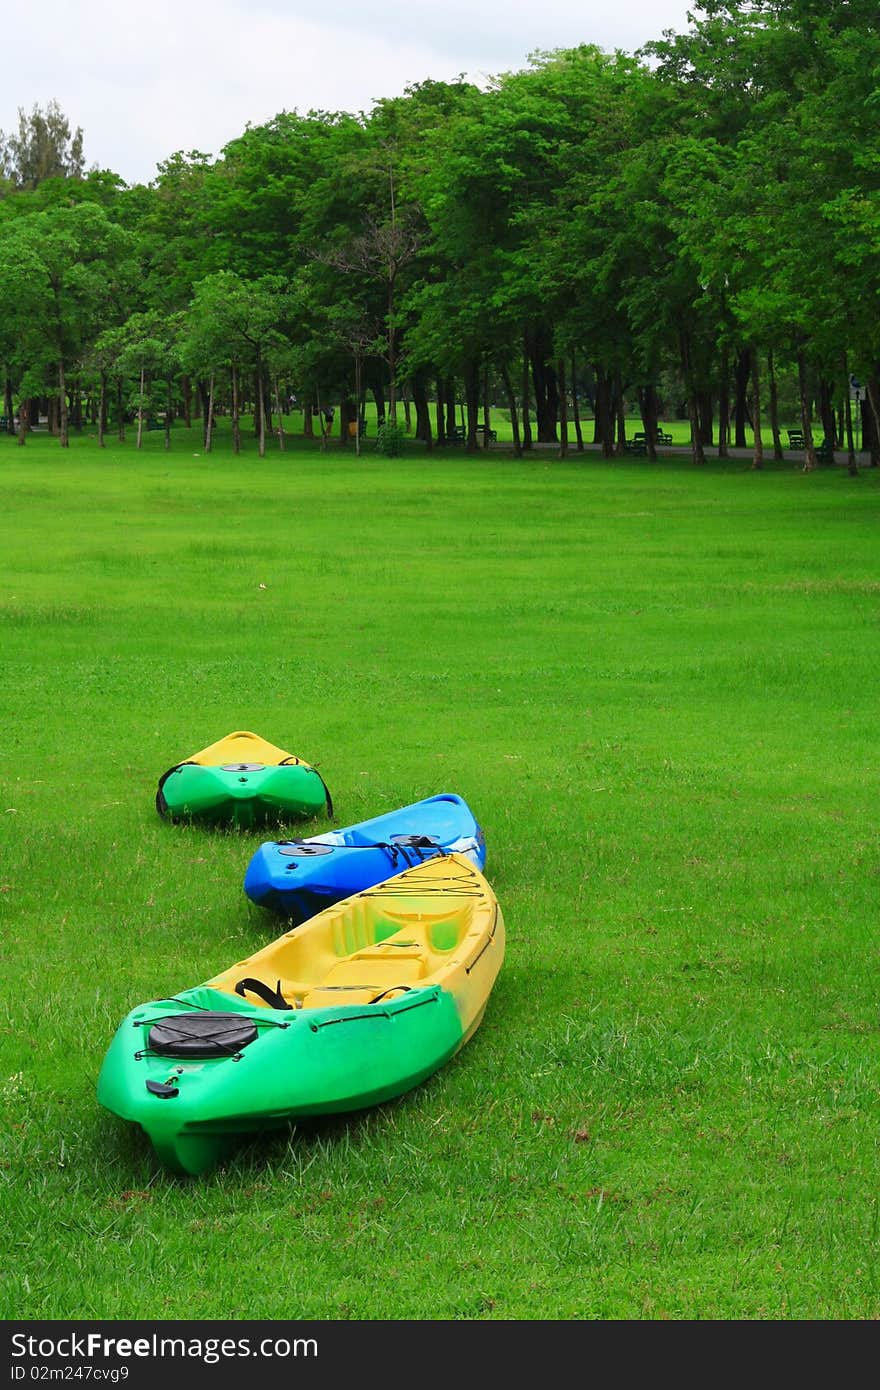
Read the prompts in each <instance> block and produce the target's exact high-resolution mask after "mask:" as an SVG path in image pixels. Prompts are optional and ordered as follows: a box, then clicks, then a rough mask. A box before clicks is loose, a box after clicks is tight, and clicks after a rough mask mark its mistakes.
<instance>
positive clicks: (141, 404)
mask: <svg viewBox="0 0 880 1390" xmlns="http://www.w3.org/2000/svg"><path fill="white" fill-rule="evenodd" d="M144 380H145V373H144V365H143V363H141V390H140V395H139V396H138V427H137V446H138V448H140V447H141V440H142V439H143V437H144Z"/></svg>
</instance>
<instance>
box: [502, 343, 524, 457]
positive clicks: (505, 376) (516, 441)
mask: <svg viewBox="0 0 880 1390" xmlns="http://www.w3.org/2000/svg"><path fill="white" fill-rule="evenodd" d="M501 380H502V381H503V382H504V394H505V395H506V396H507V407H508V409H509V411H510V427H511V429H512V430H513V452H514V454H515V455H516V457H517V458H522V441H521V440H520V437H519V416H518V414H517V410H516V396H515V395H514V394H513V385H512V383H511V380H510V372H509V371H508V370H507V363H506V362H502V363H501Z"/></svg>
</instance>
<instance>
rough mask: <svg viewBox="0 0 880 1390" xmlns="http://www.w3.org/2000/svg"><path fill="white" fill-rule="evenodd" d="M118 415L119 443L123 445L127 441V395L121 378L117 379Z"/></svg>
mask: <svg viewBox="0 0 880 1390" xmlns="http://www.w3.org/2000/svg"><path fill="white" fill-rule="evenodd" d="M116 414H117V416H118V420H117V424H118V426H119V442H120V444H122V443H123V442H124V440H125V394H124V391H123V384H122V377H121V376H118V377H117V378H116Z"/></svg>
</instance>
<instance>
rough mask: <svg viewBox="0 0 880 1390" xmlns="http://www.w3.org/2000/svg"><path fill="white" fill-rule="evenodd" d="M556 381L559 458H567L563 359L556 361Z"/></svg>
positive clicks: (566, 409) (566, 402) (566, 415)
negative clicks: (557, 384)
mask: <svg viewBox="0 0 880 1390" xmlns="http://www.w3.org/2000/svg"><path fill="white" fill-rule="evenodd" d="M556 380H557V381H558V383H559V457H560V458H561V459H564V458H567V457H568V400H567V399H566V385H565V358H564V357H558V358H557V359H556Z"/></svg>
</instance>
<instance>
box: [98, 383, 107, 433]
mask: <svg viewBox="0 0 880 1390" xmlns="http://www.w3.org/2000/svg"><path fill="white" fill-rule="evenodd" d="M106 427H107V373H106V372H102V373H101V389H100V394H99V396H98V448H99V449H103V447H104V430H105V429H106Z"/></svg>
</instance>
